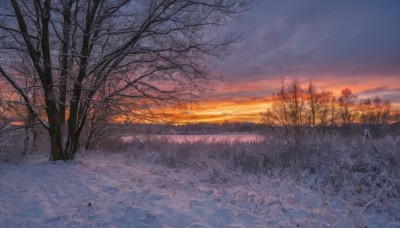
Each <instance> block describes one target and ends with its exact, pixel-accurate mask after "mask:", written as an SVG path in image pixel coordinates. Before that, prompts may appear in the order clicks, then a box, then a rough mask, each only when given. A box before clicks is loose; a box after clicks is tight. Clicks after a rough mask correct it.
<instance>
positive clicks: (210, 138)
mask: <svg viewBox="0 0 400 228" xmlns="http://www.w3.org/2000/svg"><path fill="white" fill-rule="evenodd" d="M148 139H150V140H154V139H159V140H163V139H165V140H169V141H173V142H176V143H185V142H190V143H194V142H198V141H202V142H205V143H216V142H230V143H232V142H260V141H262V140H264V136H262V135H257V134H243V135H239V134H234V135H132V136H124V137H121V140H122V141H123V142H125V143H129V142H132V141H133V140H139V141H145V140H148Z"/></svg>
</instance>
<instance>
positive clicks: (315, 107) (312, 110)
mask: <svg viewBox="0 0 400 228" xmlns="http://www.w3.org/2000/svg"><path fill="white" fill-rule="evenodd" d="M305 95H306V101H307V111H308V114H307V118H308V125H309V126H310V127H315V126H316V124H317V114H318V112H319V110H320V108H321V94H319V93H318V92H317V87H316V86H315V84H314V83H313V82H312V81H310V82H309V84H308V87H307V89H306V91H305Z"/></svg>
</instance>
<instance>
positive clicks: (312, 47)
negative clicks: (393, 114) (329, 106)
mask: <svg viewBox="0 0 400 228" xmlns="http://www.w3.org/2000/svg"><path fill="white" fill-rule="evenodd" d="M244 16H245V17H244V19H243V20H242V21H241V22H240V23H235V24H234V25H233V26H232V27H231V28H230V30H231V31H234V32H243V33H244V34H246V39H245V40H244V41H242V42H241V43H239V44H236V45H235V46H234V47H233V50H232V54H231V55H230V56H229V57H227V58H226V59H224V60H223V61H221V63H219V65H218V67H217V69H216V70H215V71H216V73H217V74H221V75H222V77H223V78H224V80H223V81H221V82H215V83H214V86H213V92H210V93H208V94H207V95H206V96H205V97H204V99H203V100H202V101H201V102H200V105H199V106H200V108H202V109H203V110H198V111H195V113H196V114H198V118H199V120H200V119H202V116H203V117H204V118H212V119H215V120H220V119H227V120H229V119H232V120H237V119H239V120H244V121H247V120H251V121H257V118H258V119H259V117H258V116H259V112H260V111H263V110H265V108H266V107H267V103H268V97H269V96H271V94H272V92H273V91H276V90H277V89H279V86H280V83H281V80H282V79H284V80H285V81H290V80H292V79H294V78H297V79H299V80H300V82H302V83H307V82H308V81H309V80H313V82H314V83H315V84H317V86H318V88H319V89H320V90H330V91H333V92H336V93H339V92H340V90H341V89H344V88H346V87H348V88H350V89H351V90H352V91H353V92H355V93H356V94H358V95H359V97H360V98H364V97H374V96H379V97H382V98H388V99H390V100H391V101H392V103H393V104H395V105H399V104H400V1H398V0H379V1H378V0H351V1H350V0H335V1H321V0H260V1H258V3H257V4H256V5H255V6H254V7H253V9H252V10H251V11H249V12H247V13H246V14H245V15H244Z"/></svg>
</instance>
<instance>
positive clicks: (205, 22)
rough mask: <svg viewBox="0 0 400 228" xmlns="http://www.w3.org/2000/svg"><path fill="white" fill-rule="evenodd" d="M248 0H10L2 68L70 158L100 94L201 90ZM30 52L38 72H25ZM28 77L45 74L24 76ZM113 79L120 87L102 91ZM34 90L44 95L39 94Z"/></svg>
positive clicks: (166, 95) (173, 96)
mask: <svg viewBox="0 0 400 228" xmlns="http://www.w3.org/2000/svg"><path fill="white" fill-rule="evenodd" d="M248 4H249V1H248V0H135V1H133V0H53V1H51V0H32V1H23V0H10V1H9V2H8V1H7V2H5V1H3V2H2V4H1V6H0V50H1V56H0V75H1V76H2V77H3V78H5V79H6V80H7V81H8V83H9V84H10V85H11V86H12V87H13V88H14V89H15V91H17V92H18V94H19V95H20V96H21V98H22V100H23V102H24V104H25V105H26V107H27V109H28V112H29V114H30V115H32V116H34V117H35V118H36V119H37V120H38V121H39V122H40V123H41V124H42V125H43V126H44V127H45V128H46V129H47V130H48V132H49V136H50V142H51V159H53V160H70V159H73V158H74V155H75V153H76V151H77V149H78V145H79V139H80V135H81V132H82V129H83V127H84V125H85V122H86V121H87V118H88V116H89V114H90V113H91V112H92V109H93V107H94V106H95V105H96V104H97V105H98V102H100V101H102V100H106V101H110V100H112V101H116V102H117V101H119V100H126V99H143V98H144V99H149V100H153V101H176V100H180V99H189V97H190V96H191V95H193V94H196V93H197V92H198V91H199V90H198V88H199V84H201V83H202V82H204V81H205V80H207V79H209V70H210V63H212V61H213V59H214V58H215V57H219V56H221V55H224V54H226V53H227V52H226V51H227V48H228V47H229V45H230V44H232V43H234V42H236V41H238V40H239V39H240V36H237V35H226V34H225V32H221V28H223V27H224V26H226V25H228V24H229V23H230V22H231V21H232V20H234V19H235V18H236V17H237V16H239V15H240V13H242V12H243V11H244V10H246V9H247V7H248ZM22 59H24V60H25V59H27V60H28V63H27V66H32V69H33V71H32V72H31V74H29V75H27V74H26V72H20V70H19V69H20V67H19V66H20V65H19V64H21V62H22V61H21V60H22ZM26 77H29V78H31V79H34V78H36V79H38V80H29V81H30V83H29V85H25V84H24V83H23V82H24V81H25V80H24V78H26ZM105 84H107V85H112V86H109V89H110V90H109V91H108V92H107V96H102V95H101V94H99V93H100V91H101V88H102V87H103V85H105ZM33 91H35V93H36V94H37V95H38V98H37V99H35V100H34V99H33V98H34V97H36V96H33V95H32V94H33ZM113 103H114V104H115V102H113ZM137 108H138V109H139V108H140V107H137ZM41 113H45V114H44V115H43V114H41ZM64 128H65V129H67V130H66V132H67V133H66V135H63V132H64V131H63V129H64Z"/></svg>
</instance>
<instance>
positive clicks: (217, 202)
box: [0, 153, 400, 227]
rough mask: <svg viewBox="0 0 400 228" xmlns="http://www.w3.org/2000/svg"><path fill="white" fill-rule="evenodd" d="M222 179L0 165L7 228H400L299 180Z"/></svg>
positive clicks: (122, 165) (110, 167)
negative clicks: (299, 182) (301, 183)
mask: <svg viewBox="0 0 400 228" xmlns="http://www.w3.org/2000/svg"><path fill="white" fill-rule="evenodd" d="M219 172H220V171H218V170H217V169H213V170H186V169H176V168H167V167H163V166H159V165H154V164H147V163H145V162H137V161H135V160H133V159H131V158H129V156H127V154H124V153H117V154H104V153H103V154H95V153H91V154H84V155H82V154H81V155H79V156H78V157H77V159H76V160H75V161H73V162H49V161H47V156H45V155H30V156H26V157H24V159H23V160H21V161H20V162H18V163H17V164H10V163H3V164H0V227H400V223H399V222H398V220H397V222H396V219H395V218H392V217H391V216H389V215H388V214H385V213H384V212H382V213H375V212H374V211H369V210H368V208H367V207H368V205H366V207H365V208H363V207H354V206H353V205H352V202H347V201H343V200H341V198H340V197H333V196H328V195H327V194H325V193H324V191H323V189H311V188H310V187H309V186H307V185H299V184H296V182H295V181H293V180H291V179H286V178H282V179H277V178H271V177H266V176H261V175H243V174H238V173H219ZM371 203H372V202H371Z"/></svg>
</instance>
